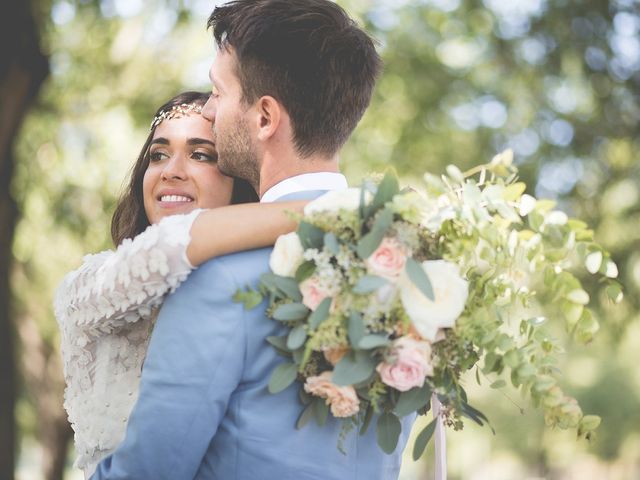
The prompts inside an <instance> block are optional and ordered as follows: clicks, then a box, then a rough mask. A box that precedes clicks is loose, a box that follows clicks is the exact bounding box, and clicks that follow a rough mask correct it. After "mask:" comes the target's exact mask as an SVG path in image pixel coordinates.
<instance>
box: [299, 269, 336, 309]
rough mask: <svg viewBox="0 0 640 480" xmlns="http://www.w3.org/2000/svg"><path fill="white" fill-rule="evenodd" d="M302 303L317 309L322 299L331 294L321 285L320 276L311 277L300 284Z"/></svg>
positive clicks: (309, 307)
mask: <svg viewBox="0 0 640 480" xmlns="http://www.w3.org/2000/svg"><path fill="white" fill-rule="evenodd" d="M300 292H301V293H302V303H303V304H304V306H305V307H307V308H308V309H309V310H315V309H316V308H318V305H320V303H322V300H324V299H325V298H327V297H328V296H329V292H328V291H327V290H326V289H324V288H323V287H322V285H320V282H319V281H318V277H310V278H308V279H306V280H305V281H304V282H302V283H301V284H300Z"/></svg>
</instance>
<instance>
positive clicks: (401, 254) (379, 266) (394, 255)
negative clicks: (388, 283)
mask: <svg viewBox="0 0 640 480" xmlns="http://www.w3.org/2000/svg"><path fill="white" fill-rule="evenodd" d="M406 262H407V252H406V249H405V247H404V246H403V245H402V244H401V243H400V242H398V240H396V239H395V238H390V237H384V239H383V240H382V243H381V244H380V246H379V247H378V248H377V249H376V251H375V252H373V253H372V254H371V256H370V257H369V258H367V260H366V262H365V263H366V265H367V270H368V271H369V273H370V274H372V275H378V276H380V277H383V278H386V279H388V280H392V281H393V280H396V279H397V278H398V277H399V276H400V274H401V273H402V271H403V270H404V266H405V263H406Z"/></svg>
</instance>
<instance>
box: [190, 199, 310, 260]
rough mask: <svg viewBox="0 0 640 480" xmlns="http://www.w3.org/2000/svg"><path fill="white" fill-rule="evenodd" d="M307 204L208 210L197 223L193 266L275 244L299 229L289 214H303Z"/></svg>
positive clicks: (274, 204) (247, 204) (191, 254)
mask: <svg viewBox="0 0 640 480" xmlns="http://www.w3.org/2000/svg"><path fill="white" fill-rule="evenodd" d="M307 203H308V202H307V201H296V202H283V203H263V204H260V205H259V206H257V205H256V204H255V203H254V204H252V203H244V204H241V205H230V206H228V207H221V208H216V209H212V210H205V211H203V212H202V213H201V214H200V215H198V218H196V219H195V221H194V222H193V226H192V227H191V243H189V246H188V248H187V257H188V259H189V262H191V264H192V265H194V266H198V265H200V264H201V263H203V262H205V261H207V260H209V259H211V258H214V257H219V256H221V255H226V254H228V253H234V252H242V251H244V250H251V249H253V248H260V247H268V246H270V245H273V244H274V243H275V241H276V239H277V238H278V237H279V236H280V235H284V234H285V233H288V232H291V231H293V230H295V228H296V226H297V222H296V221H295V220H293V219H292V218H290V215H289V214H288V213H287V212H298V213H302V209H303V207H304V206H305V205H306V204H307Z"/></svg>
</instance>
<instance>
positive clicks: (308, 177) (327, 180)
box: [260, 172, 349, 203]
mask: <svg viewBox="0 0 640 480" xmlns="http://www.w3.org/2000/svg"><path fill="white" fill-rule="evenodd" d="M348 187H349V184H348V183H347V178H346V177H345V176H344V175H342V174H341V173H335V172H317V173H304V174H302V175H296V176H295V177H289V178H285V179H284V180H282V181H281V182H279V183H276V184H275V185H274V186H273V187H271V188H270V189H269V190H267V191H266V192H264V195H263V196H262V198H261V199H260V203H269V202H273V201H275V200H277V199H278V198H280V197H283V196H284V195H289V194H290V193H297V192H305V191H309V190H343V189H346V188H348Z"/></svg>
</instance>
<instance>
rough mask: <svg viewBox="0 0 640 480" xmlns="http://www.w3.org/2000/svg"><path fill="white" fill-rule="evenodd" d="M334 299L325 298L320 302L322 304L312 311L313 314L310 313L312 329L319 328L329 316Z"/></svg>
mask: <svg viewBox="0 0 640 480" xmlns="http://www.w3.org/2000/svg"><path fill="white" fill-rule="evenodd" d="M332 301H333V299H332V298H331V297H327V298H325V299H324V300H322V302H320V305H318V307H317V308H316V309H315V310H314V311H313V312H311V315H309V327H310V328H311V329H312V330H315V329H316V328H318V326H320V324H321V323H322V322H324V321H325V320H326V319H327V318H329V310H331V302H332Z"/></svg>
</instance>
